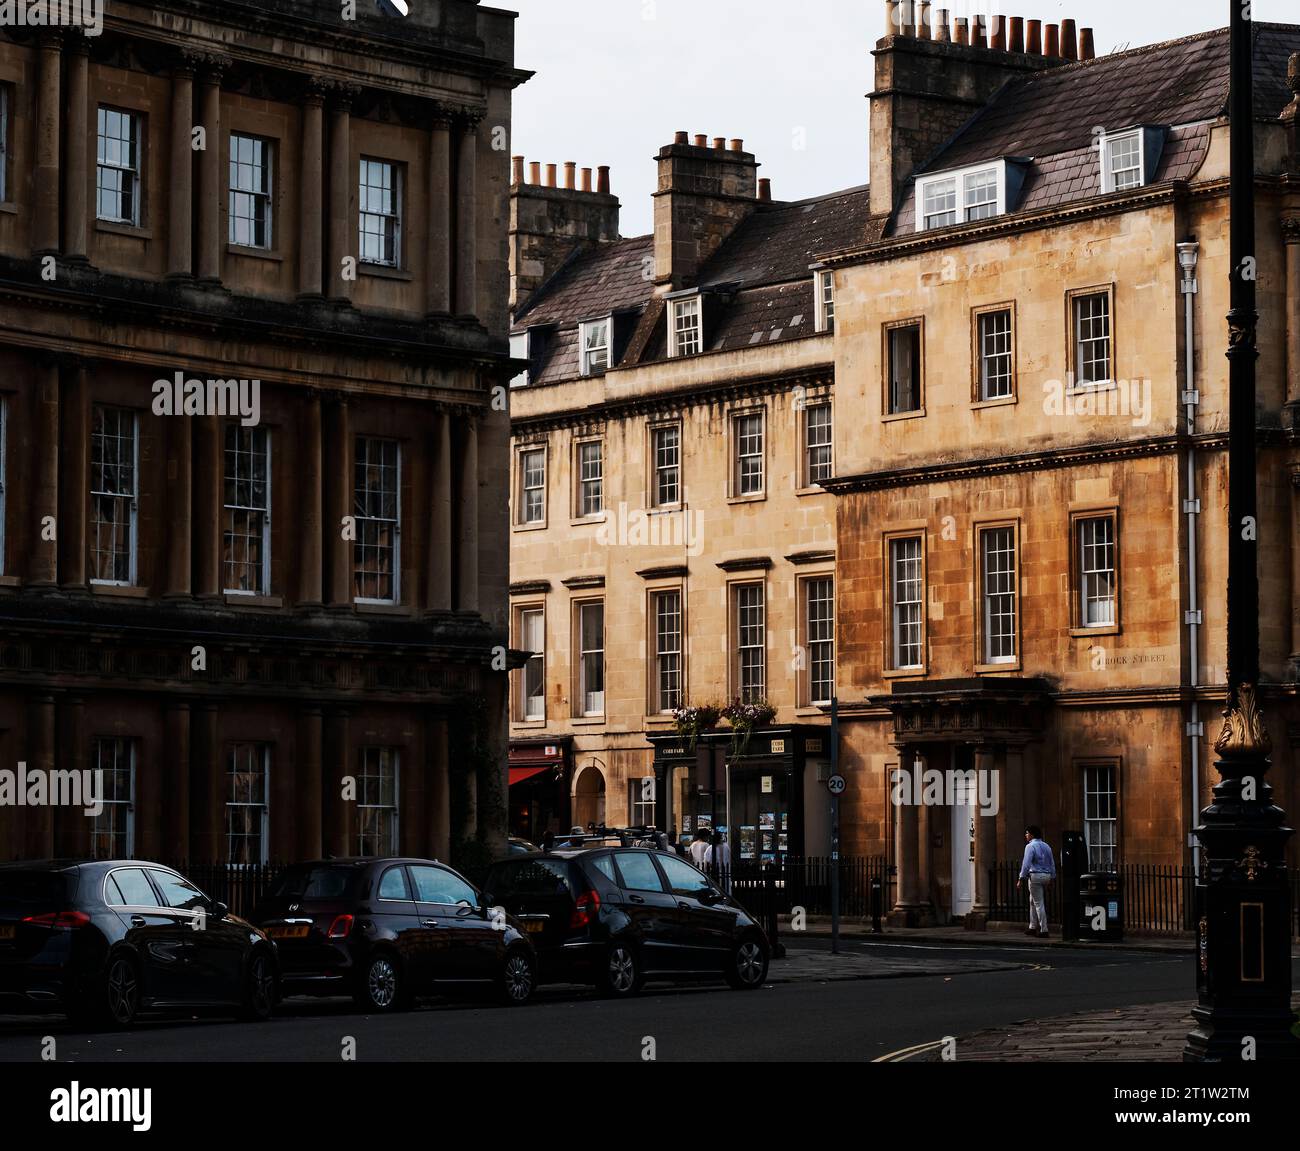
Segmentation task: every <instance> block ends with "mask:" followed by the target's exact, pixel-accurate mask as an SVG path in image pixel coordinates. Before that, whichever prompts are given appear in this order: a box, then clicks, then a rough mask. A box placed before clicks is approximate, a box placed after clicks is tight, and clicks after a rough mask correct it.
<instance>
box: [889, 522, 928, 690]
mask: <svg viewBox="0 0 1300 1151" xmlns="http://www.w3.org/2000/svg"><path fill="white" fill-rule="evenodd" d="M913 545H914V546H915V548H916V554H915V555H910V554H909V555H903V554H901V553H902V550H903V548H904V547H905V546H907V547H909V548H910V547H911V546H913ZM904 563H915V564H916V572H915V577H914V578H906V577H904V575H903V573H902V572H901V571H900V565H901V564H904ZM912 584H915V588H916V594H915V598H907V599H904V598H902V597H901V596H900V594H899V589H900V588H901V587H903V586H904V585H912ZM904 608H907V609H909V612H908V618H906V619H905V618H904V614H903V609H904ZM912 611H915V618H911V612H912ZM889 614H890V634H891V648H890V652H889V665H890V670H891V671H923V670H924V669H925V537H924V536H921V535H899V536H891V537H890V539H889ZM913 628H914V629H915V635H916V639H915V647H916V660H915V662H905V661H904V657H903V652H904V650H905V649H906V648H908V647H911V646H912V642H911V640H910V639H907V638H905V635H904V629H909V630H910V629H913Z"/></svg>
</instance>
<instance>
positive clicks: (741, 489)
mask: <svg viewBox="0 0 1300 1151" xmlns="http://www.w3.org/2000/svg"><path fill="white" fill-rule="evenodd" d="M748 420H757V421H758V451H757V452H752V451H751V452H746V451H744V446H745V439H746V437H749V438H751V439H752V433H748V432H743V431H742V430H741V427H742V425H743V424H744V423H745V422H746V421H748ZM731 437H732V449H731V484H732V495H733V496H735V497H736V498H738V499H755V498H757V497H759V496H762V495H765V494H766V492H767V419H766V412H764V411H763V410H762V409H754V410H751V411H747V412H733V413H732V414H731ZM753 459H757V460H758V486H757V487H756V488H752V489H750V490H749V491H746V490H745V483H746V479H745V471H744V467H743V463H744V461H745V460H753Z"/></svg>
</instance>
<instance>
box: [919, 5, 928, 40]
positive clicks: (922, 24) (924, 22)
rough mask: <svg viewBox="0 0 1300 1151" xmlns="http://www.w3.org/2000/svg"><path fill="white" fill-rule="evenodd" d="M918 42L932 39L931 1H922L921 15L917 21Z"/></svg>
mask: <svg viewBox="0 0 1300 1151" xmlns="http://www.w3.org/2000/svg"><path fill="white" fill-rule="evenodd" d="M916 36H917V39H918V40H928V39H930V0H921V14H920V16H918V17H917V21H916Z"/></svg>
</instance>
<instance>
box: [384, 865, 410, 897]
mask: <svg viewBox="0 0 1300 1151" xmlns="http://www.w3.org/2000/svg"><path fill="white" fill-rule="evenodd" d="M379 898H380V899H410V898H411V885H410V884H409V883H407V882H406V868H404V867H390V868H389V869H388V870H387V871H385V872H384V875H383V878H382V879H380V881H379Z"/></svg>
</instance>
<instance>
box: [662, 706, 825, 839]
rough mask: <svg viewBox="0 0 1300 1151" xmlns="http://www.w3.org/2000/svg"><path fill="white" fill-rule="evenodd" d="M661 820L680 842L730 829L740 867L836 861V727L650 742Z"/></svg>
mask: <svg viewBox="0 0 1300 1151" xmlns="http://www.w3.org/2000/svg"><path fill="white" fill-rule="evenodd" d="M649 740H650V743H651V745H652V746H653V748H654V771H655V782H656V792H657V794H658V795H659V796H663V797H664V808H663V813H662V821H663V824H664V826H665V828H666V829H668V830H669V831H670V832H671V833H672V835H673V837H674V838H676V839H687V840H689V839H690V838H692V837H693V835H694V834H695V832H696V831H697V830H701V829H703V830H707V831H710V832H712V831H713V830H715V829H717V830H721V829H724V828H725V829H726V834H727V838H728V842H729V843H730V846H731V858H732V861H733V862H737V863H739V862H744V863H776V862H779V861H780V860H781V859H782V858H784V857H785V856H794V857H804V856H809V855H812V856H820V855H829V854H830V795H829V793H828V792H827V791H826V780H827V778H829V776H830V728H829V727H828V726H826V725H811V724H796V725H790V726H785V727H768V728H762V729H760V730H758V731H755V732H754V733H753V734H752V735H751V736H750V738H749V740H748V742H747V743H745V744H744V745H741V744H740V743H738V741H737V740H736V739H735V735H734V733H733V732H731V731H730V730H722V731H708V732H703V733H702V734H701V735H700V736H699V739H698V740H697V742H696V743H695V745H694V746H693V747H692V746H689V745H688V744H687V742H686V741H685V740H684V739H683V738H682V737H681V736H680V735H675V734H674V735H651V736H650V737H649Z"/></svg>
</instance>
